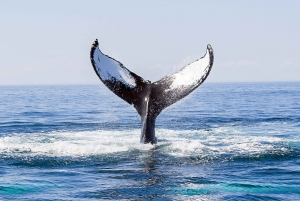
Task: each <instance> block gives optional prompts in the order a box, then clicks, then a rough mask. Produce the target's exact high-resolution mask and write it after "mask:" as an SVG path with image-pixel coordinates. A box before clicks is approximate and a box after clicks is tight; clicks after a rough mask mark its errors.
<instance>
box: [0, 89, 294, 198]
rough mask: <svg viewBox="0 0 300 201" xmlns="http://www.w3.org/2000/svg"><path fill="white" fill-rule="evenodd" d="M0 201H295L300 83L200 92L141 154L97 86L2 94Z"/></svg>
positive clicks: (130, 127) (178, 107) (117, 104)
mask: <svg viewBox="0 0 300 201" xmlns="http://www.w3.org/2000/svg"><path fill="white" fill-rule="evenodd" d="M0 103H1V104H0V200H300V166H299V165H300V83H248V84H245V83H244V84H241V83H237V84H203V85H202V86H201V87H200V88H198V89H197V90H196V91H195V92H193V93H192V94H190V95H189V96H188V97H187V98H185V99H183V100H182V101H180V102H178V103H176V104H174V105H172V106H170V107H169V108H167V109H166V110H165V111H163V112H162V113H161V114H160V116H159V117H158V119H157V122H156V135H157V138H158V143H157V145H149V144H146V145H145V144H140V143H139V137H140V127H141V124H140V119H139V116H138V114H137V113H136V111H135V110H134V108H133V107H132V106H130V105H128V104H127V103H125V102H124V101H122V100H121V99H119V98H118V97H116V96H115V95H114V94H113V93H111V92H110V91H109V90H108V89H106V88H105V87H104V86H103V85H101V84H99V85H97V86H25V87H24V86H22V87H17V86H3V87H0Z"/></svg>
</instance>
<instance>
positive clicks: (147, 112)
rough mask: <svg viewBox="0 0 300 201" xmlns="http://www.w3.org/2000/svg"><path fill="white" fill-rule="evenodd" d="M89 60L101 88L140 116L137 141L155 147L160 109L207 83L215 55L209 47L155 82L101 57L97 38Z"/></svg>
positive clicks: (103, 56)
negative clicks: (200, 55)
mask: <svg viewBox="0 0 300 201" xmlns="http://www.w3.org/2000/svg"><path fill="white" fill-rule="evenodd" d="M90 59H91V63H92V66H93V68H94V70H95V72H96V74H97V75H98V77H99V78H100V80H101V81H102V82H103V83H104V85H105V86H106V87H107V88H109V89H110V90H111V91H112V92H113V93H114V94H116V95H117V96H119V97H120V98H121V99H123V100H124V101H126V102H127V103H129V104H130V105H132V106H133V107H134V108H135V109H136V111H137V113H138V114H139V116H140V117H141V126H142V128H141V135H140V142H141V143H144V144H147V143H151V144H156V143H157V138H156V137H155V121H156V118H157V116H158V115H159V114H160V113H161V111H162V110H163V109H165V108H166V107H168V106H170V105H172V104H173V103H175V102H177V101H179V100H180V99H182V98H184V97H186V96H187V95H188V94H190V93H191V92H192V91H194V90H195V89H196V88H197V87H199V86H200V85H201V84H202V83H203V82H204V81H205V80H206V78H207V77H208V75H209V73H210V71H211V69H212V66H213V62H214V53H213V49H212V47H211V45H209V44H208V45H207V48H206V53H205V55H204V56H203V57H201V58H200V59H198V60H196V61H194V62H192V63H190V64H188V65H186V66H185V67H183V68H182V69H181V70H179V71H178V72H176V73H174V74H173V75H171V76H165V77H163V78H162V79H160V80H158V81H156V82H151V81H149V80H145V79H143V78H142V77H140V76H138V75H137V74H135V73H134V72H131V71H130V70H129V69H128V68H126V67H125V66H124V65H123V64H122V63H121V62H119V61H117V60H116V59H114V58H112V57H110V56H108V55H105V54H103V53H102V52H101V50H100V49H99V43H98V40H97V39H96V40H95V41H94V42H93V44H92V47H91V50H90Z"/></svg>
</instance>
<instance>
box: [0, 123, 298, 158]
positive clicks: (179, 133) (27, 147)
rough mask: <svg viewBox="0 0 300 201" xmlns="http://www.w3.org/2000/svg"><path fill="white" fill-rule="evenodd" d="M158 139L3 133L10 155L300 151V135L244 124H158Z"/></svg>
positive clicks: (122, 134)
mask: <svg viewBox="0 0 300 201" xmlns="http://www.w3.org/2000/svg"><path fill="white" fill-rule="evenodd" d="M156 133H157V137H158V144H157V145H151V144H140V143H139V135H140V129H132V130H122V131H120V130H109V131H108V130H96V131H76V132H71V131H59V132H58V131H57V132H45V133H23V134H20V133H15V134H9V135H6V136H3V137H1V138H0V154H1V155H6V156H13V157H18V156H49V157H93V156H99V155H110V154H128V153H133V154H134V153H144V152H145V153H146V152H147V151H150V150H153V149H155V151H157V152H158V153H159V154H163V155H165V156H169V157H176V158H180V157H189V158H190V159H191V160H215V159H223V160H225V159H226V160H228V159H234V158H245V157H246V158H249V157H252V158H253V157H254V158H255V157H274V156H286V155H289V156H291V155H293V156H296V157H299V155H300V154H299V150H300V138H299V136H293V135H292V136H288V135H278V136H277V135H276V134H272V135H270V134H266V135H262V134H260V135H257V134H255V132H253V134H249V133H247V132H246V131H245V130H243V129H240V128H238V127H221V128H214V129H210V130H169V129H157V131H156Z"/></svg>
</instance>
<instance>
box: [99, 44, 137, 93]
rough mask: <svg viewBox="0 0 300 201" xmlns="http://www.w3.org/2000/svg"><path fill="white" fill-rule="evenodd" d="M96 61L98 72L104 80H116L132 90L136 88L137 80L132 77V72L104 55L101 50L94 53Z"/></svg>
mask: <svg viewBox="0 0 300 201" xmlns="http://www.w3.org/2000/svg"><path fill="white" fill-rule="evenodd" d="M94 61H95V67H96V70H97V71H98V74H99V75H100V77H101V79H102V80H113V79H116V80H118V81H119V82H122V83H123V84H124V85H126V86H128V87H130V88H134V87H135V86H136V83H135V79H134V77H132V76H131V75H130V72H129V71H128V70H127V69H126V68H124V67H122V66H121V64H120V63H119V62H117V61H116V60H114V59H111V58H109V57H108V56H106V55H104V54H102V52H101V51H100V50H99V48H96V49H95V51H94Z"/></svg>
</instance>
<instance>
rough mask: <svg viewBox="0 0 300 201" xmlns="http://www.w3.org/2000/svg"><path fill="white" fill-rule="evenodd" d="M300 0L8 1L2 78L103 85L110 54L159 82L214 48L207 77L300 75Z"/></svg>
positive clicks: (2, 14)
mask: <svg viewBox="0 0 300 201" xmlns="http://www.w3.org/2000/svg"><path fill="white" fill-rule="evenodd" d="M299 8H300V1H291V0H287V1H276V0H265V1H258V0H257V1H231V0H228V1H221V0H220V1H217V0H215V1H208V0H205V1H204V0H203V1H200V0H199V1H196V0H187V1H181V0H180V1H179V0H151V1H146V0H139V1H137V0H136V1H133V0H122V1H121V0H120V1H114V0H107V1H92V0H85V1H83V0H82V1H76V0H72V1H68V0H52V1H40V0H36V1H33V0H24V1H23V0H19V1H16V0H10V1H9V0H0V30H1V31H0V85H61V84H99V83H100V80H99V79H98V77H97V76H96V74H95V72H94V70H93V67H92V65H91V62H90V55H89V54H90V48H91V45H92V43H93V41H94V40H95V39H96V38H97V39H98V41H99V47H100V49H101V51H102V52H103V53H104V54H107V55H110V56H111V57H113V58H115V59H117V60H118V61H120V62H122V63H123V64H124V66H125V67H127V68H128V69H129V70H131V71H133V72H135V73H136V74H138V75H140V76H141V77H143V78H144V79H148V80H151V81H157V80H159V79H161V78H162V77H164V76H166V75H171V74H173V73H175V72H176V71H178V70H180V69H181V68H182V67H184V66H185V65H187V64H189V63H191V62H193V61H195V60H197V59H198V58H200V57H202V56H204V54H205V52H206V46H207V44H211V46H212V47H213V49H214V56H215V60H214V64H213V68H212V71H211V73H210V75H209V77H208V78H207V80H206V82H286V81H300V65H299V64H300V56H299V53H300V39H299V38H300V9H299Z"/></svg>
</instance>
